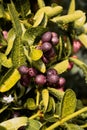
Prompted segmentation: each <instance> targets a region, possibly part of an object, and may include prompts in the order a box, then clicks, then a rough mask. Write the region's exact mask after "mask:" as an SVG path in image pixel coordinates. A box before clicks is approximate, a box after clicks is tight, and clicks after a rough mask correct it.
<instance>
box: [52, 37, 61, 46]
mask: <svg viewBox="0 0 87 130" xmlns="http://www.w3.org/2000/svg"><path fill="white" fill-rule="evenodd" d="M51 42H52V44H53V45H54V46H55V45H57V44H58V42H59V39H58V37H56V36H55V37H52V39H51Z"/></svg>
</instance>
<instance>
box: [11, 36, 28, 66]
mask: <svg viewBox="0 0 87 130" xmlns="http://www.w3.org/2000/svg"><path fill="white" fill-rule="evenodd" d="M11 54H12V55H11V56H12V62H13V65H14V67H16V68H17V67H19V66H21V65H25V64H26V57H25V55H24V49H23V43H22V40H21V38H20V37H16V38H15V41H14V44H13V48H12V51H11Z"/></svg>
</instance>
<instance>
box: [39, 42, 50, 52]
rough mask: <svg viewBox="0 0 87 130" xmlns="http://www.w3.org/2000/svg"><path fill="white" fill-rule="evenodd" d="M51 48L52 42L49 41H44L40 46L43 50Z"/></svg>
mask: <svg viewBox="0 0 87 130" xmlns="http://www.w3.org/2000/svg"><path fill="white" fill-rule="evenodd" d="M51 48H52V44H51V43H49V42H44V43H43V44H42V46H41V49H42V51H43V52H46V51H49V50H51Z"/></svg>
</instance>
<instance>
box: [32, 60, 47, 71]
mask: <svg viewBox="0 0 87 130" xmlns="http://www.w3.org/2000/svg"><path fill="white" fill-rule="evenodd" d="M32 64H33V66H34V67H35V68H37V69H38V70H39V71H40V72H42V73H45V72H46V66H45V64H44V62H43V61H42V60H41V59H40V60H38V61H32Z"/></svg>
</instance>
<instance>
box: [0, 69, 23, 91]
mask: <svg viewBox="0 0 87 130" xmlns="http://www.w3.org/2000/svg"><path fill="white" fill-rule="evenodd" d="M20 78H21V76H20V73H19V71H18V70H17V69H10V70H9V71H8V72H7V73H6V74H5V75H4V76H3V78H2V79H1V81H0V92H6V91H8V90H10V89H11V88H12V87H13V86H14V85H15V84H16V83H17V81H18V80H19V79H20Z"/></svg>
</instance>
